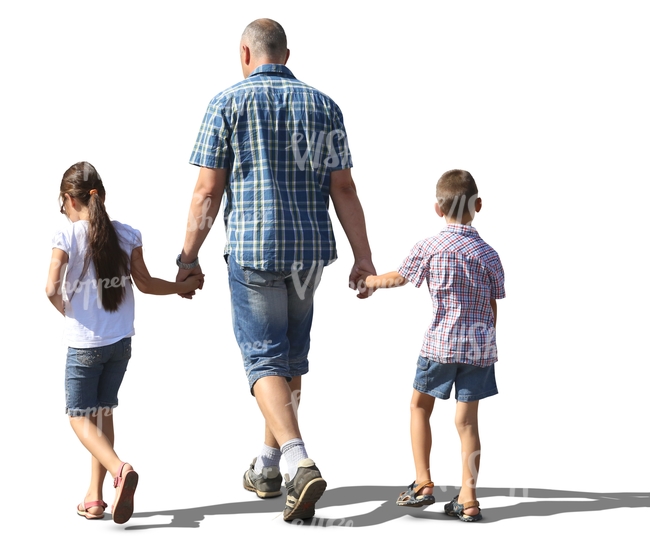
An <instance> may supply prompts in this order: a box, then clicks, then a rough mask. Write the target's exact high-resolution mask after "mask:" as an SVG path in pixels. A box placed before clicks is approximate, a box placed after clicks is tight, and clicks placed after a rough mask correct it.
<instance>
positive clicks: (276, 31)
mask: <svg viewBox="0 0 650 553" xmlns="http://www.w3.org/2000/svg"><path fill="white" fill-rule="evenodd" d="M242 41H243V42H245V43H246V44H247V46H248V47H249V48H250V50H251V54H252V55H253V56H254V57H256V58H265V59H267V60H268V61H270V62H275V63H284V62H285V60H286V57H287V35H286V34H285V32H284V29H283V28H282V25H280V24H279V23H278V22H277V21H273V20H272V19H256V20H255V21H253V22H252V23H249V25H248V26H247V27H246V29H244V32H243V34H242Z"/></svg>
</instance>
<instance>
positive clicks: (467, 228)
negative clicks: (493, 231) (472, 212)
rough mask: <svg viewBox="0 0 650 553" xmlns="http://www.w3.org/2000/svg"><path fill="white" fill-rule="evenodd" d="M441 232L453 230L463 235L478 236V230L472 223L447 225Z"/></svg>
mask: <svg viewBox="0 0 650 553" xmlns="http://www.w3.org/2000/svg"><path fill="white" fill-rule="evenodd" d="M441 232H451V233H453V234H462V235H463V236H478V231H477V230H476V229H475V228H474V227H473V226H472V225H461V224H459V223H452V224H450V225H447V226H446V227H445V228H444V229H443V230H442V231H441Z"/></svg>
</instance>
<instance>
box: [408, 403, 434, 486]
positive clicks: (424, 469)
mask: <svg viewBox="0 0 650 553" xmlns="http://www.w3.org/2000/svg"><path fill="white" fill-rule="evenodd" d="M434 402H435V398H434V397H433V396H430V395H428V394H423V393H422V392H418V391H417V390H413V397H412V398H411V447H412V449H413V460H414V461H415V482H416V483H420V482H426V481H427V480H431V471H430V469H429V461H430V457H431V425H430V424H429V419H430V418H431V413H432V412H433V404H434ZM420 493H421V494H423V495H431V494H433V488H431V487H426V488H422V490H421V491H420Z"/></svg>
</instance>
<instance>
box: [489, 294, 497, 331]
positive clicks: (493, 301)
mask: <svg viewBox="0 0 650 553" xmlns="http://www.w3.org/2000/svg"><path fill="white" fill-rule="evenodd" d="M490 306H491V307H492V314H493V315H494V328H496V327H497V300H490Z"/></svg>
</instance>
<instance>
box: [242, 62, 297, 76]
mask: <svg viewBox="0 0 650 553" xmlns="http://www.w3.org/2000/svg"><path fill="white" fill-rule="evenodd" d="M262 73H264V74H269V73H276V74H279V75H282V76H283V77H288V78H290V79H295V78H296V77H295V76H294V74H293V73H292V72H291V71H290V70H289V68H288V67H287V66H286V65H282V64H280V63H265V64H262V65H258V66H257V67H256V68H255V69H253V71H251V74H250V75H249V76H248V78H249V79H250V78H251V77H253V76H254V75H260V74H262Z"/></svg>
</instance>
